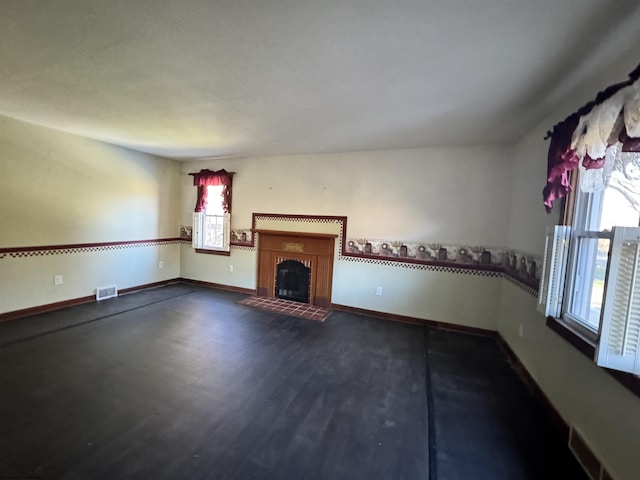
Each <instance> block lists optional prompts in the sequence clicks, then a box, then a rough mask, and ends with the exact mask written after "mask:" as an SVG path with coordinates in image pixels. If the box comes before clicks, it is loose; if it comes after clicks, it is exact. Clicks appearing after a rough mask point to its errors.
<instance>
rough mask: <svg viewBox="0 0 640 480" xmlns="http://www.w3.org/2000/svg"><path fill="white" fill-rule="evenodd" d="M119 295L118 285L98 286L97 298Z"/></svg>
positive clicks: (102, 298)
mask: <svg viewBox="0 0 640 480" xmlns="http://www.w3.org/2000/svg"><path fill="white" fill-rule="evenodd" d="M117 296H118V287H116V286H115V285H109V286H108V287H98V288H96V300H98V301H100V300H105V299H107V298H113V297H117Z"/></svg>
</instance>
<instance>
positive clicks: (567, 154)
mask: <svg viewBox="0 0 640 480" xmlns="http://www.w3.org/2000/svg"><path fill="white" fill-rule="evenodd" d="M639 78H640V65H638V67H636V69H635V70H634V71H633V72H631V73H630V74H629V79H628V80H626V81H624V82H621V83H617V84H615V85H611V86H609V87H607V88H606V89H604V90H603V91H601V92H599V93H598V95H597V96H596V98H595V99H594V100H593V101H591V102H589V103H587V104H586V105H584V106H583V107H582V108H580V109H579V110H578V111H577V112H575V113H573V114H571V115H569V116H568V117H567V118H566V119H565V120H563V121H562V122H560V123H558V124H557V125H555V126H554V127H553V131H552V132H548V133H547V137H546V138H551V143H550V145H549V154H548V158H547V184H546V186H545V187H544V190H543V199H544V205H545V207H546V209H547V212H551V209H552V207H553V201H554V200H556V199H559V198H562V197H564V196H565V195H566V194H567V193H569V192H570V191H571V185H570V179H569V175H570V173H571V171H572V170H575V169H576V168H580V170H581V180H580V183H581V186H582V189H583V190H585V191H596V190H598V189H602V188H605V187H606V185H607V183H608V180H609V178H610V176H611V172H612V171H614V170H618V171H621V172H622V173H623V174H625V176H627V178H629V179H632V178H631V177H630V175H631V176H633V175H635V176H637V179H638V180H640V80H639ZM626 172H629V173H628V174H627V173H626Z"/></svg>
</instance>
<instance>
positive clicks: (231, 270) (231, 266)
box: [229, 265, 233, 273]
mask: <svg viewBox="0 0 640 480" xmlns="http://www.w3.org/2000/svg"><path fill="white" fill-rule="evenodd" d="M229 273H233V265H229Z"/></svg>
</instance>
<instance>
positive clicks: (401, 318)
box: [331, 303, 498, 337]
mask: <svg viewBox="0 0 640 480" xmlns="http://www.w3.org/2000/svg"><path fill="white" fill-rule="evenodd" d="M331 308H332V309H334V310H340V311H343V312H349V313H355V314H357V315H369V316H372V317H379V318H383V319H385V320H391V321H393V322H400V323H409V324H412V325H426V326H429V327H434V328H439V329H441V330H452V331H457V332H463V333H471V334H474V335H485V336H491V337H495V336H497V335H498V332H496V331H495V330H487V329H484V328H478V327H469V326H466V325H457V324H454V323H446V322H439V321H436V320H427V319H424V318H417V317H408V316H405V315H396V314H394V313H385V312H377V311H375V310H367V309H366V308H356V307H349V306H347V305H340V304H336V303H332V304H331Z"/></svg>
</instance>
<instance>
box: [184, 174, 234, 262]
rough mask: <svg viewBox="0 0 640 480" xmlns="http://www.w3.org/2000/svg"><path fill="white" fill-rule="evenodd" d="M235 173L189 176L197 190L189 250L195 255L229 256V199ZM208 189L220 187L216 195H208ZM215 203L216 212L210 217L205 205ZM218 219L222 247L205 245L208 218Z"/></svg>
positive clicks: (210, 214)
mask: <svg viewBox="0 0 640 480" xmlns="http://www.w3.org/2000/svg"><path fill="white" fill-rule="evenodd" d="M234 174H235V173H234V172H227V171H226V170H224V169H222V170H218V171H211V170H206V169H203V170H200V172H199V173H190V174H189V175H193V177H194V186H195V187H197V198H196V207H195V211H194V213H193V220H192V247H193V249H194V250H195V252H196V253H205V254H209V255H224V256H229V255H231V199H232V186H233V175H234ZM209 187H221V188H220V191H219V195H217V196H214V195H210V190H209ZM213 200H215V202H216V207H217V208H216V209H215V210H216V211H215V213H211V212H210V211H208V210H210V209H208V208H207V205H208V204H210V203H213ZM210 217H220V218H222V219H223V222H222V228H223V232H222V237H223V239H222V246H221V247H220V246H214V245H208V244H207V242H206V230H207V229H206V222H207V218H210Z"/></svg>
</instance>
